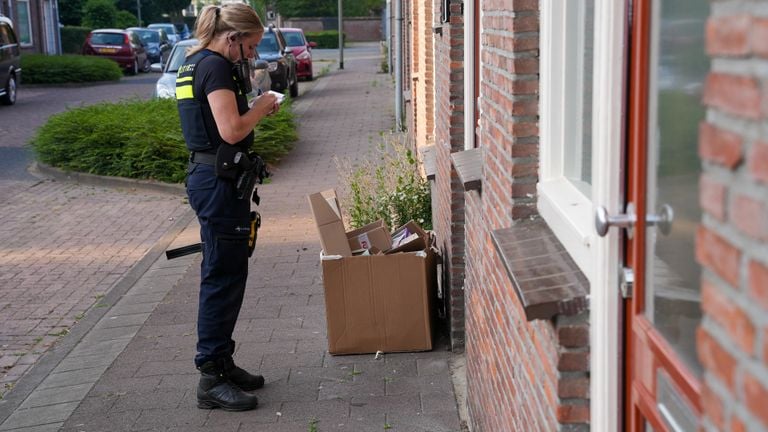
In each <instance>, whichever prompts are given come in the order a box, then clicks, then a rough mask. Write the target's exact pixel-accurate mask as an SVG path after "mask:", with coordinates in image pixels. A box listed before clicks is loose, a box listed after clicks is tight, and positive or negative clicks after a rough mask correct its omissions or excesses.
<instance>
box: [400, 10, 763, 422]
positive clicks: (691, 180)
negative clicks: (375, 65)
mask: <svg viewBox="0 0 768 432" xmlns="http://www.w3.org/2000/svg"><path fill="white" fill-rule="evenodd" d="M402 10H403V11H404V12H403V13H404V16H403V17H394V20H395V22H398V21H397V20H398V18H402V21H399V22H401V23H403V24H402V25H403V28H404V31H405V32H406V33H407V35H406V36H404V37H403V38H402V43H403V48H404V53H403V71H402V73H403V75H402V76H404V77H407V78H405V79H404V92H407V94H408V96H409V97H406V98H405V104H406V106H405V109H404V111H405V112H406V115H407V119H406V120H407V121H405V122H404V124H406V125H407V127H408V132H409V134H410V135H411V137H412V141H413V142H414V144H415V145H416V146H417V147H418V148H419V149H420V150H421V153H422V154H424V155H425V170H426V174H427V176H428V177H429V178H430V179H431V180H432V192H433V193H432V200H433V209H434V214H433V222H434V226H435V232H436V234H437V238H438V243H439V245H440V247H441V249H442V252H443V256H444V263H443V264H444V269H445V272H444V276H443V277H444V286H445V287H448V290H447V291H448V293H449V294H450V297H449V305H450V307H449V310H450V326H451V337H452V343H453V346H454V349H455V350H456V351H462V350H465V356H466V363H467V395H468V400H467V405H468V410H469V417H470V418H469V420H470V426H471V429H472V430H475V431H493V432H495V431H554V430H568V431H585V430H595V431H613V430H626V431H646V430H654V431H667V430H668V431H676V430H706V431H719V430H724V431H725V430H733V431H742V430H747V431H764V430H768V414H766V413H768V411H766V410H765V407H766V406H768V129H766V124H768V123H766V121H767V120H768V75H766V74H765V70H767V69H768V37H767V36H768V8H766V7H765V5H764V4H763V2H755V1H741V0H716V1H697V0H675V1H663V0H633V1H629V0H627V1H624V0H619V1H616V0H585V1H579V2H559V1H556V0H412V1H406V0H403V1H402ZM391 51H392V52H395V51H394V50H391ZM405 87H407V90H406V89H405ZM638 215H640V216H638Z"/></svg>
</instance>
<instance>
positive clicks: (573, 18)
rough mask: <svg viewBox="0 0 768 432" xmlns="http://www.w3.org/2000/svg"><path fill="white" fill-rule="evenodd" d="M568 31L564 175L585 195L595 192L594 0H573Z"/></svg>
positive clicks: (569, 7)
mask: <svg viewBox="0 0 768 432" xmlns="http://www.w3.org/2000/svg"><path fill="white" fill-rule="evenodd" d="M567 7H568V27H569V28H568V29H567V31H566V35H567V40H566V52H567V54H566V56H567V60H566V61H567V62H568V67H567V68H566V74H567V76H566V77H565V82H566V92H568V94H569V97H568V102H566V104H567V105H568V106H567V108H568V109H567V110H566V111H565V112H567V113H568V118H566V119H565V126H566V134H565V143H564V144H565V149H564V152H563V156H564V160H563V167H564V175H565V177H566V178H567V179H569V180H570V181H571V182H572V183H573V184H574V185H575V186H576V187H577V188H578V189H579V190H580V191H581V192H582V193H583V194H584V195H586V196H587V197H591V196H592V187H591V184H592V75H593V61H594V40H595V38H594V33H595V31H594V30H595V20H594V10H595V1H594V0H583V1H579V2H570V3H569V5H568V6H567Z"/></svg>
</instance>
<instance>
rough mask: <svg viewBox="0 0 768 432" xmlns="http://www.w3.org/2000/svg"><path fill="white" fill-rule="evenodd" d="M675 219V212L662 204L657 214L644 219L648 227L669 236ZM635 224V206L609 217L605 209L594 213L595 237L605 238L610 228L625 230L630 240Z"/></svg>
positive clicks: (631, 205) (602, 208)
mask: <svg viewBox="0 0 768 432" xmlns="http://www.w3.org/2000/svg"><path fill="white" fill-rule="evenodd" d="M674 219H675V211H674V210H673V209H672V206H670V205H669V204H664V205H662V206H661V209H660V210H659V212H658V213H657V214H649V215H647V216H646V217H645V222H646V224H647V225H649V226H655V227H657V228H658V229H659V231H660V232H661V233H662V234H663V235H665V236H666V235H669V233H670V232H671V231H672V222H673V221H674ZM636 222H637V214H636V213H635V205H634V204H633V203H629V204H627V212H626V213H624V214H617V215H614V216H611V215H610V214H609V213H608V210H606V209H605V207H603V206H600V207H598V208H597V210H596V211H595V229H596V230H597V235H599V236H600V237H605V235H606V234H608V229H609V228H610V227H612V226H615V227H618V228H624V229H626V230H627V237H628V238H630V239H631V238H632V235H633V234H634V228H635V223H636Z"/></svg>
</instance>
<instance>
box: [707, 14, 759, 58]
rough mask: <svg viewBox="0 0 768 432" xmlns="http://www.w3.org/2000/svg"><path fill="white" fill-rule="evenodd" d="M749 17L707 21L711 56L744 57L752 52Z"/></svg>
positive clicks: (729, 17) (717, 18)
mask: <svg viewBox="0 0 768 432" xmlns="http://www.w3.org/2000/svg"><path fill="white" fill-rule="evenodd" d="M751 24H752V17H751V16H749V15H731V16H723V17H711V18H710V19H709V21H707V53H708V54H709V55H710V56H718V55H722V56H744V55H747V54H749V51H750V26H751Z"/></svg>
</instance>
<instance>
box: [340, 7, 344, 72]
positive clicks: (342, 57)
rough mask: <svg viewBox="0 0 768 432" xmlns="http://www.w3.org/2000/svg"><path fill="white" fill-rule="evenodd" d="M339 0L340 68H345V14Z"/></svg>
mask: <svg viewBox="0 0 768 432" xmlns="http://www.w3.org/2000/svg"><path fill="white" fill-rule="evenodd" d="M341 3H342V1H341V0H339V69H344V14H343V13H342V7H341Z"/></svg>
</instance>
